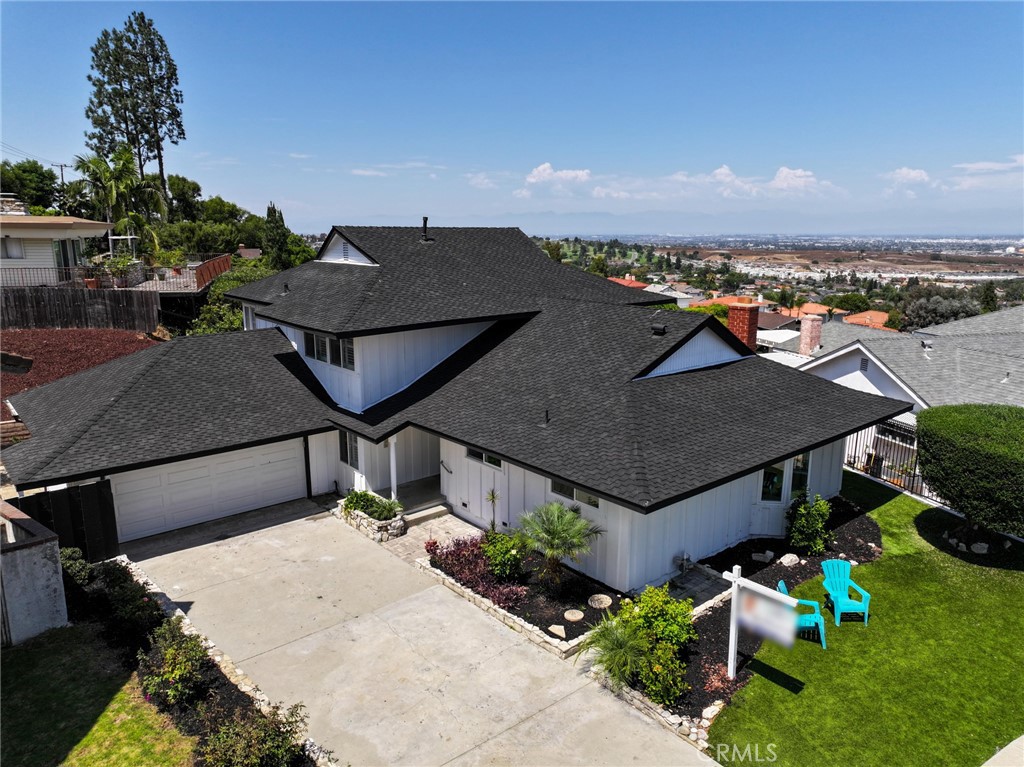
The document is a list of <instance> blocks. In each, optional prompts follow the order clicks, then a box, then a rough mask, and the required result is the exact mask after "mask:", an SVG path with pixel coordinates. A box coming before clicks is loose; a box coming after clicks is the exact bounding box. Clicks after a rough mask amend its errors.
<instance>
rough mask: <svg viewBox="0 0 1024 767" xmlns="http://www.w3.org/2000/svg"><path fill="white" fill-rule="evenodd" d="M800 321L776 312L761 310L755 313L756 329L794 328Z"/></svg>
mask: <svg viewBox="0 0 1024 767" xmlns="http://www.w3.org/2000/svg"><path fill="white" fill-rule="evenodd" d="M799 324H800V321H799V320H798V319H797V318H796V317H789V316H788V315H785V314H779V313H778V312H761V313H759V314H758V315H757V328H758V330H796V328H797V327H798V326H799Z"/></svg>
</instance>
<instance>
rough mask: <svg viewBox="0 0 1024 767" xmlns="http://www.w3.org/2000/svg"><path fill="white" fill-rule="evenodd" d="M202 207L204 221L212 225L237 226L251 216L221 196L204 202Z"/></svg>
mask: <svg viewBox="0 0 1024 767" xmlns="http://www.w3.org/2000/svg"><path fill="white" fill-rule="evenodd" d="M202 206H203V213H202V218H203V221H209V222H210V223H211V224H227V223H234V224H237V223H239V222H241V221H243V220H245V217H246V216H248V215H249V211H247V210H245V209H244V208H241V207H239V206H238V205H235V203H233V202H228V201H227V200H225V199H224V198H223V197H221V196H220V195H217V196H216V197H211V198H210V199H208V200H203V202H202ZM247 244H248V243H247Z"/></svg>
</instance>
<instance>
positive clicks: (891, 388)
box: [807, 348, 921, 413]
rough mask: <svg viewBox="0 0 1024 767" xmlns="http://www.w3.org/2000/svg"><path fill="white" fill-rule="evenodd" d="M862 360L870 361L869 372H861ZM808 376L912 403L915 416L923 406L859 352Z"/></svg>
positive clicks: (824, 364)
mask: <svg viewBox="0 0 1024 767" xmlns="http://www.w3.org/2000/svg"><path fill="white" fill-rule="evenodd" d="M862 359H867V361H868V365H867V367H868V369H867V370H864V371H862V370H861V369H860V367H861V360H862ZM807 372H808V373H813V374H814V375H816V376H818V377H819V378H824V379H826V380H828V381H832V382H833V383H837V384H840V385H841V386H845V387H846V388H847V389H855V390H857V391H863V392H868V393H869V394H881V395H882V396H883V397H892V398H893V399H898V400H902V401H903V402H913V403H914V412H915V413H916V412H918V411H920V409H921V406H920V404H919V403H918V402H916V401H915V400H914V398H913V397H912V396H911V395H910V394H909V393H908V392H907V390H906V389H905V388H903V386H901V385H900V384H899V383H897V382H896V381H895V380H894V379H893V377H892V376H891V375H890V374H889V373H888V372H887V371H886V370H883V369H882V368H881V367H880V366H879V365H878V363H877V362H875V361H874V360H873V359H871V358H870V357H869V356H868V355H867V354H865V353H864V352H863V351H861V350H860V349H856V348H854V349H851V350H850V351H848V352H846V353H845V354H841V355H839V356H838V357H833V358H832V359H830V360H827V361H825V362H822V363H820V364H818V365H814V366H813V367H809V368H807Z"/></svg>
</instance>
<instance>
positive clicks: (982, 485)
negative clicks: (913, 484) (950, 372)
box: [917, 405, 1024, 536]
mask: <svg viewBox="0 0 1024 767" xmlns="http://www.w3.org/2000/svg"><path fill="white" fill-rule="evenodd" d="M917 446H918V457H919V461H920V466H921V477H922V478H923V479H924V481H925V482H926V483H927V484H928V486H929V487H930V488H931V489H932V490H934V491H935V493H937V494H938V495H939V496H940V497H942V498H944V499H945V500H946V502H947V503H948V504H949V505H950V506H951V507H952V508H954V509H956V510H957V511H959V512H960V513H961V514H963V515H964V516H965V517H967V519H968V521H969V522H970V523H971V524H976V525H979V526H981V527H983V528H985V529H987V530H992V531H994V532H999V533H1009V534H1010V535H1018V536H1020V535H1024V407H1016V406H1013V405H943V406H940V407H933V408H928V409H927V410H923V411H922V412H921V413H919V414H918V416H917Z"/></svg>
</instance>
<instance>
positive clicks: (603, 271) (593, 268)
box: [587, 255, 608, 277]
mask: <svg viewBox="0 0 1024 767" xmlns="http://www.w3.org/2000/svg"><path fill="white" fill-rule="evenodd" d="M587 271H588V272H590V273H591V274H600V275H601V276H602V277H607V276H608V261H607V260H606V259H605V257H604V256H600V255H598V256H594V257H593V258H592V259H590V266H589V267H588V268H587Z"/></svg>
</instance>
